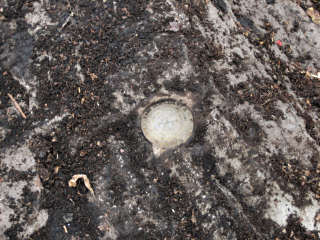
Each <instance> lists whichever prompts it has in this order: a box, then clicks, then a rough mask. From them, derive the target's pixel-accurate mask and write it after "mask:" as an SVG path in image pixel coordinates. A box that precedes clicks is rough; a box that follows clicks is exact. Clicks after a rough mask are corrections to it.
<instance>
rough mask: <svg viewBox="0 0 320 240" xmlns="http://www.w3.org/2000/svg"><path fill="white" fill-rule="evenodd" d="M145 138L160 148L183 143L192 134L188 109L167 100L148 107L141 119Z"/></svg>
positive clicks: (191, 123) (191, 118)
mask: <svg viewBox="0 0 320 240" xmlns="http://www.w3.org/2000/svg"><path fill="white" fill-rule="evenodd" d="M141 128H142V131H143V134H144V135H145V137H146V138H147V139H148V140H149V141H150V142H151V143H152V144H154V145H156V146H157V147H160V148H166V149H168V148H174V147H176V146H179V145H180V144H182V143H185V142H186V141H187V140H188V139H189V138H190V137H191V136H192V132H193V116H192V113H191V111H190V110H189V108H188V107H186V106H184V105H182V104H179V103H177V102H175V101H172V100H168V101H163V102H159V103H155V104H153V105H151V106H150V107H148V108H147V109H146V110H145V111H144V112H143V114H142V117H141Z"/></svg>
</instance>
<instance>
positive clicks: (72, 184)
mask: <svg viewBox="0 0 320 240" xmlns="http://www.w3.org/2000/svg"><path fill="white" fill-rule="evenodd" d="M79 178H82V179H83V181H84V185H85V186H86V188H87V189H88V190H89V191H90V192H91V193H92V195H94V191H93V189H92V187H91V184H90V181H89V179H88V177H87V175H85V174H76V175H73V177H72V178H71V179H70V180H69V187H76V186H77V181H78V179H79Z"/></svg>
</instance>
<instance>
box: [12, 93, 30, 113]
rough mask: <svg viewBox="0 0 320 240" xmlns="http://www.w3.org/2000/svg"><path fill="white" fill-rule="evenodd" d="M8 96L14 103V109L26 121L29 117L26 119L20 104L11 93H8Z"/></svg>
mask: <svg viewBox="0 0 320 240" xmlns="http://www.w3.org/2000/svg"><path fill="white" fill-rule="evenodd" d="M8 96H9V98H10V99H11V101H12V102H13V104H14V107H15V108H16V109H17V110H18V112H19V113H20V114H21V116H22V117H23V118H24V119H26V118H27V117H26V115H25V114H24V112H23V111H22V109H21V107H20V105H19V103H17V101H16V100H15V99H14V98H13V97H12V95H11V94H10V93H8Z"/></svg>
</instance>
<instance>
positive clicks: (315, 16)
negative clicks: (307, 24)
mask: <svg viewBox="0 0 320 240" xmlns="http://www.w3.org/2000/svg"><path fill="white" fill-rule="evenodd" d="M307 14H308V15H309V17H311V19H312V22H314V23H315V24H320V14H319V12H318V11H317V10H316V9H314V8H313V7H311V8H308V9H307Z"/></svg>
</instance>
